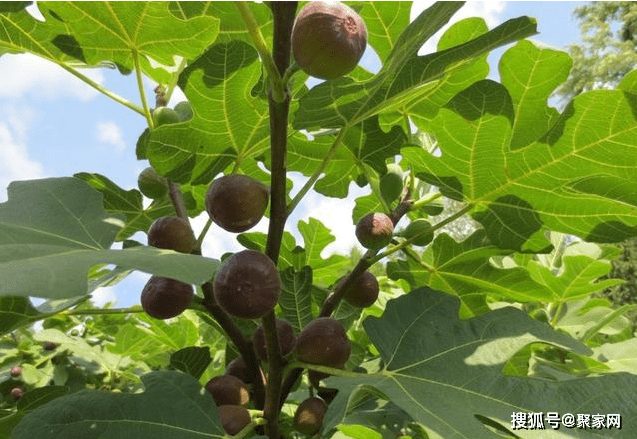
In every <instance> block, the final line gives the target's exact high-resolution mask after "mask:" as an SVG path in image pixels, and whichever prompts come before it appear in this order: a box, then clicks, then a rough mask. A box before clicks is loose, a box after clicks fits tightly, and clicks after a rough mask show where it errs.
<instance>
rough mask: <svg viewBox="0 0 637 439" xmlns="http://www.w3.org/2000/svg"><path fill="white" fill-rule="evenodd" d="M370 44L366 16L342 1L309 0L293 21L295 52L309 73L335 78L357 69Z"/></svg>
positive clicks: (299, 62) (297, 60) (302, 66)
mask: <svg viewBox="0 0 637 439" xmlns="http://www.w3.org/2000/svg"><path fill="white" fill-rule="evenodd" d="M366 46H367V28H366V27H365V22H364V21H363V19H362V18H361V17H360V16H359V15H358V14H357V13H356V11H354V10H353V9H352V8H350V7H349V6H346V5H344V4H342V3H325V2H310V3H308V4H307V5H306V6H305V7H304V8H303V9H301V12H299V15H298V16H297V17H296V21H295V22H294V28H293V30H292V52H293V53H294V58H295V59H296V63H297V64H298V66H299V67H300V68H301V69H302V70H303V71H304V72H305V73H307V74H308V75H311V76H314V77H316V78H320V79H336V78H339V77H341V76H343V75H346V74H347V73H349V72H351V71H352V70H354V68H355V67H356V65H357V64H358V62H359V61H360V59H361V57H362V56H363V53H364V52H365V47H366Z"/></svg>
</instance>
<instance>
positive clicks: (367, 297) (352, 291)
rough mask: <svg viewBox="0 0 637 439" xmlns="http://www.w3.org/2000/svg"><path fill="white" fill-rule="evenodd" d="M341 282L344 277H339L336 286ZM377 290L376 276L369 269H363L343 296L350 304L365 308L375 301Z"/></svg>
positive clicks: (343, 280) (378, 288)
mask: <svg viewBox="0 0 637 439" xmlns="http://www.w3.org/2000/svg"><path fill="white" fill-rule="evenodd" d="M343 282H345V278H343V279H341V281H340V282H339V283H338V284H337V286H336V287H337V288H338V287H340V285H342V284H343ZM379 291H380V286H379V285H378V280H377V279H376V276H374V275H373V274H372V273H370V272H369V271H365V272H364V273H363V274H361V275H360V276H359V277H358V278H357V279H356V281H355V282H354V284H353V285H352V286H350V287H349V288H348V289H347V291H346V292H345V296H343V297H344V299H345V300H347V302H348V303H349V304H350V305H352V306H355V307H357V308H367V307H368V306H371V305H373V304H374V302H376V299H378V293H379Z"/></svg>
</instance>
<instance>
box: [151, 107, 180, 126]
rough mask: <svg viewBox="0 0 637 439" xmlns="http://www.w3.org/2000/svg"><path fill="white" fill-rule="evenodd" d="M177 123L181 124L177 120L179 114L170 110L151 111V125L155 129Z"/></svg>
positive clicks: (161, 108)
mask: <svg viewBox="0 0 637 439" xmlns="http://www.w3.org/2000/svg"><path fill="white" fill-rule="evenodd" d="M179 122H181V121H180V120H179V114H177V112H176V111H175V110H173V109H172V108H168V107H157V108H155V109H154V110H153V123H154V124H155V128H157V127H160V126H162V125H170V124H173V123H179Z"/></svg>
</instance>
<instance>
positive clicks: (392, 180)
mask: <svg viewBox="0 0 637 439" xmlns="http://www.w3.org/2000/svg"><path fill="white" fill-rule="evenodd" d="M378 188H379V189H380V195H381V196H382V197H383V199H384V200H385V202H386V203H388V204H390V203H392V202H393V201H394V200H396V199H398V197H399V196H400V194H402V192H403V170H402V168H401V167H400V166H398V165H396V164H393V163H392V164H389V165H387V174H385V175H383V176H382V177H381V178H380V181H379V182H378Z"/></svg>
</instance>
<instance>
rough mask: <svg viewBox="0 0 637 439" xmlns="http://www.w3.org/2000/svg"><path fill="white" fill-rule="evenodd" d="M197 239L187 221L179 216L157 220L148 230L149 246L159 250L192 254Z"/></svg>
mask: <svg viewBox="0 0 637 439" xmlns="http://www.w3.org/2000/svg"><path fill="white" fill-rule="evenodd" d="M196 243H197V239H196V238H195V234H194V232H193V231H192V228H190V224H189V223H188V221H187V220H185V219H183V218H180V217H178V216H165V217H163V218H159V219H157V220H155V222H154V223H153V224H152V225H151V226H150V229H149V230H148V245H151V246H153V247H157V248H165V249H170V250H175V251H177V252H180V253H190V252H191V251H192V249H193V248H195V244H196Z"/></svg>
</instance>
